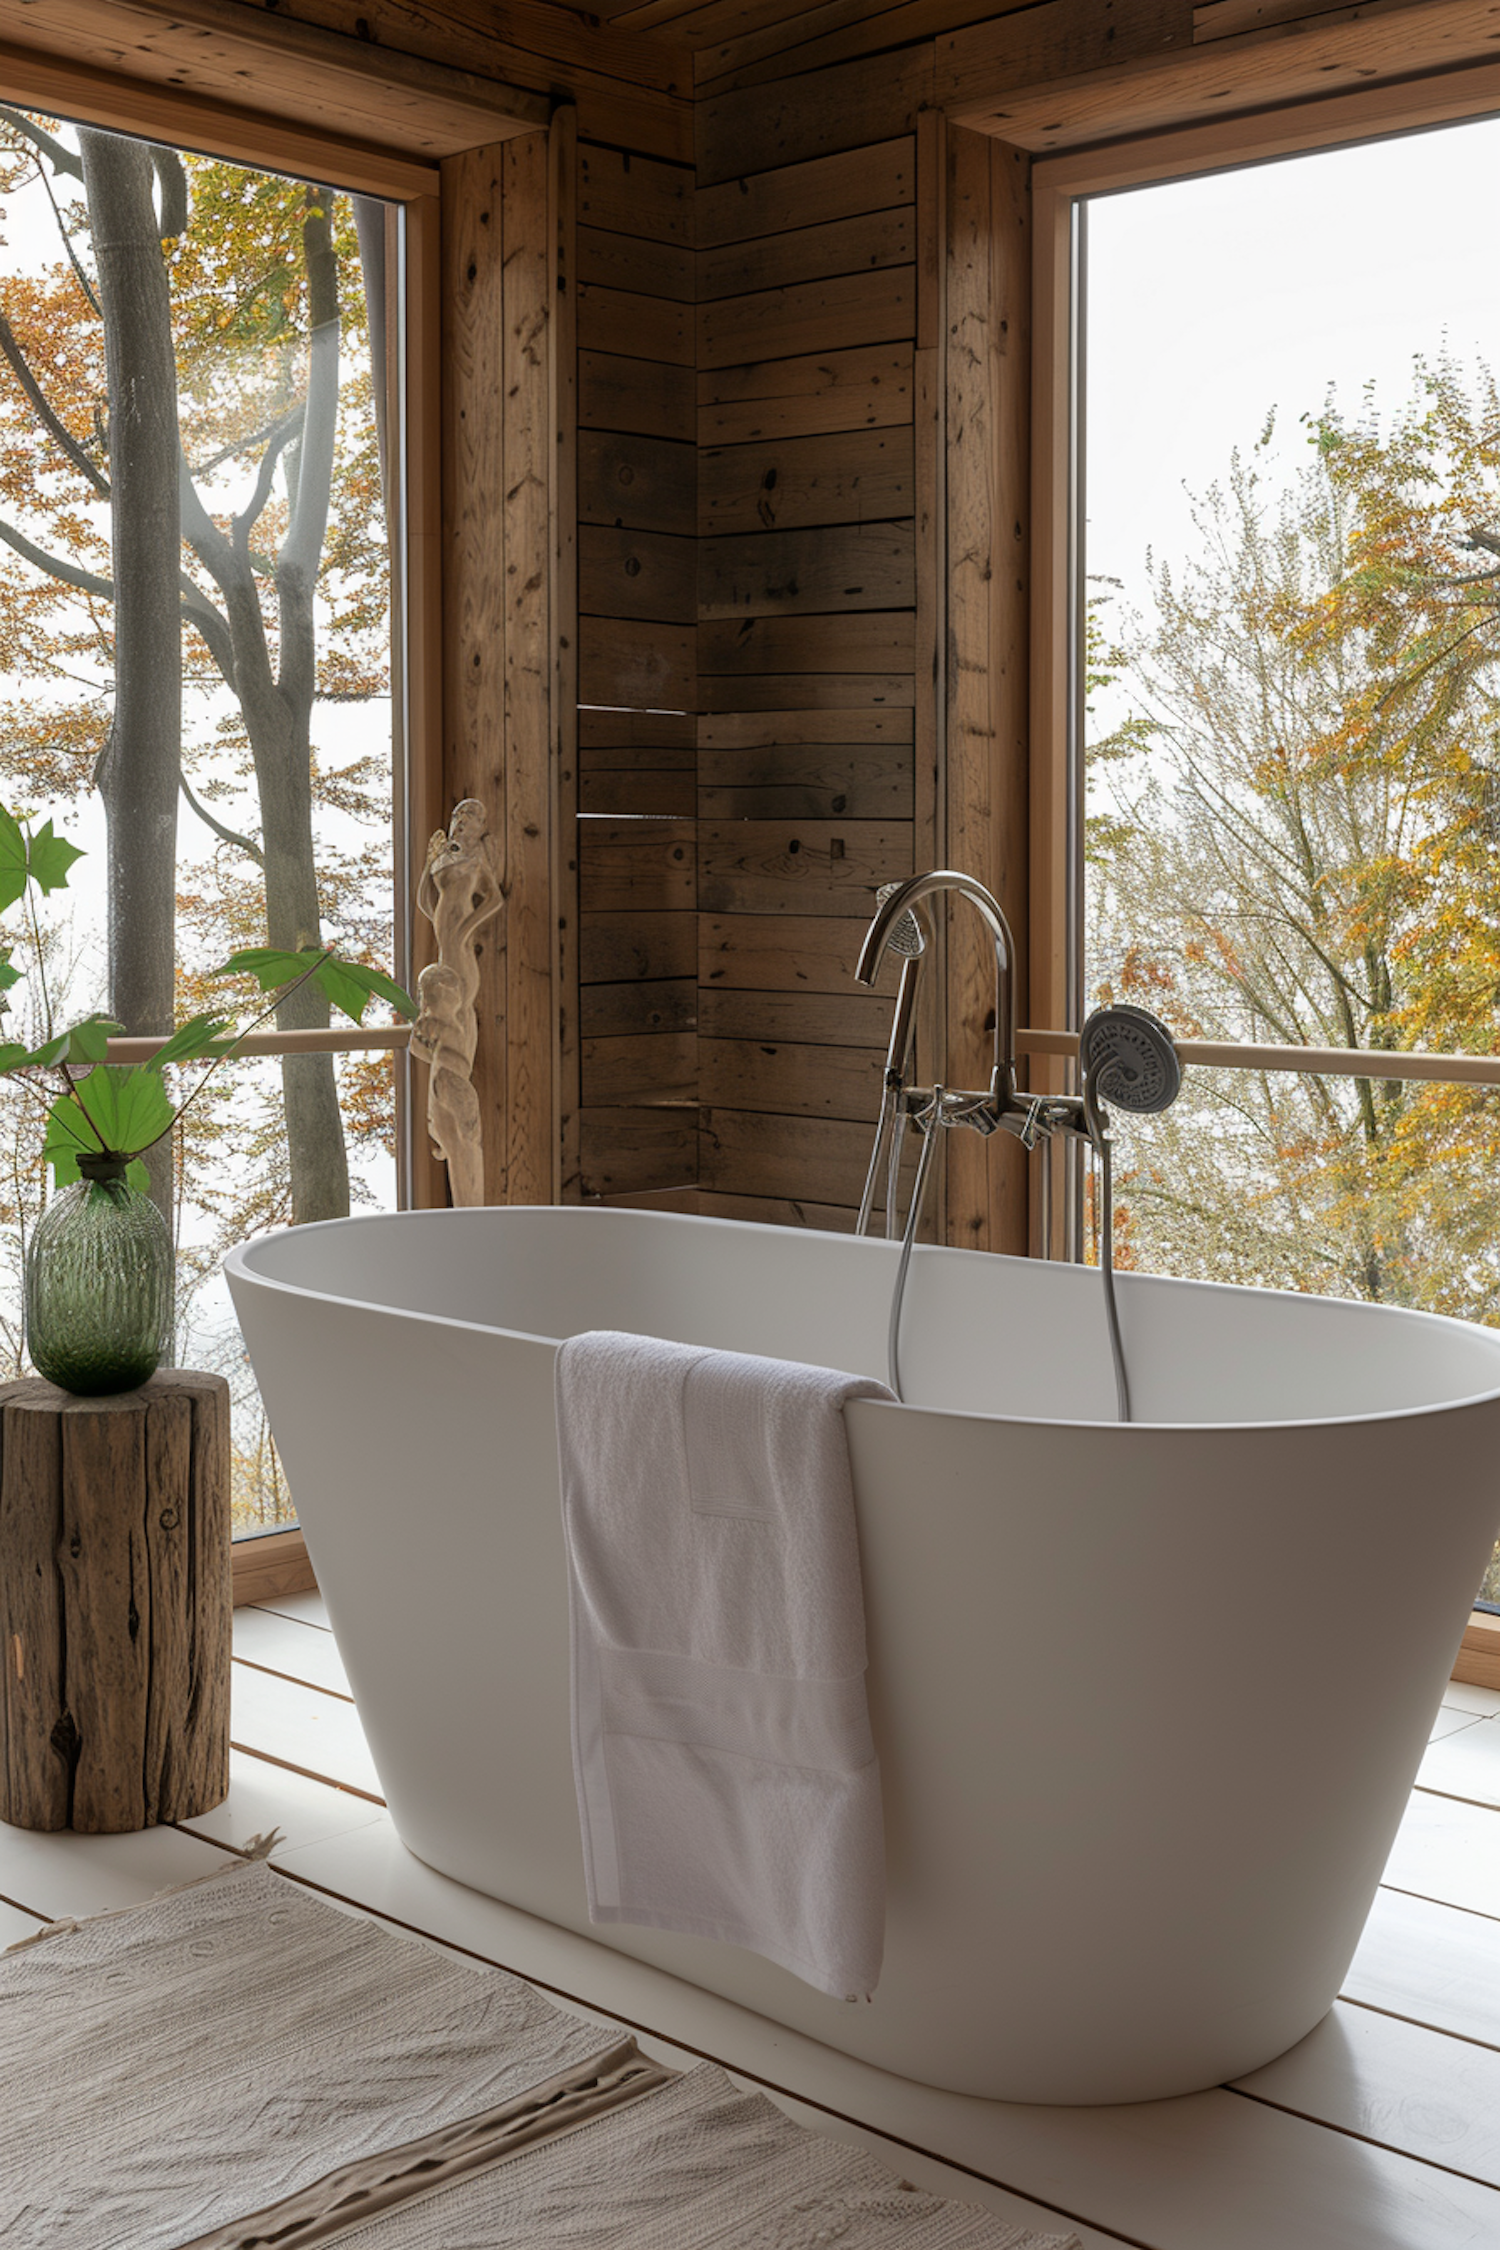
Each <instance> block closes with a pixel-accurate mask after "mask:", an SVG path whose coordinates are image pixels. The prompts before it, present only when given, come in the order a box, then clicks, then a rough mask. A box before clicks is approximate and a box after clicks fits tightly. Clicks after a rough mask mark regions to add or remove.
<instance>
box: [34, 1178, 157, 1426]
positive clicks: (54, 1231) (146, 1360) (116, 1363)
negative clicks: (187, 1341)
mask: <svg viewBox="0 0 1500 2250" xmlns="http://www.w3.org/2000/svg"><path fill="white" fill-rule="evenodd" d="M78 1169H79V1171H80V1173H81V1174H82V1175H83V1177H82V1178H81V1179H78V1180H76V1181H75V1182H74V1183H73V1185H72V1186H71V1187H65V1188H63V1189H61V1190H60V1191H59V1193H58V1194H56V1195H54V1196H53V1198H52V1200H51V1202H50V1203H49V1204H48V1206H47V1208H46V1210H45V1211H44V1212H43V1214H42V1217H41V1219H40V1220H39V1221H38V1223H37V1226H36V1229H35V1231H34V1232H33V1234H32V1237H31V1240H30V1242H29V1243H28V1245H27V1248H26V1346H27V1349H28V1351H29V1352H30V1354H31V1362H32V1365H33V1366H34V1367H35V1369H36V1371H37V1373H38V1374H39V1375H45V1376H46V1378H47V1380H48V1382H49V1383H56V1384H57V1386H58V1388H59V1389H60V1390H64V1391H71V1392H73V1393H74V1394H75V1396H77V1397H80V1398H98V1397H101V1396H103V1395H104V1394H105V1393H107V1392H110V1391H129V1390H134V1388H135V1387H136V1385H137V1384H138V1383H144V1382H146V1381H147V1380H148V1378H149V1377H150V1376H152V1375H154V1374H155V1372H156V1369H157V1367H158V1365H159V1364H160V1361H161V1357H162V1354H163V1353H164V1352H165V1350H166V1348H167V1345H168V1342H169V1340H170V1338H171V1333H172V1281H173V1263H174V1261H173V1256H172V1237H171V1234H170V1232H169V1230H168V1227H167V1223H166V1221H165V1219H164V1218H163V1217H162V1215H161V1213H160V1211H158V1210H157V1208H156V1205H155V1204H154V1203H153V1202H152V1201H151V1198H150V1196H148V1195H142V1194H141V1192H140V1190H139V1189H138V1188H133V1187H131V1186H129V1185H128V1183H127V1181H126V1178H125V1160H124V1158H118V1157H104V1156H94V1157H89V1156H81V1157H80V1158H79V1160H78Z"/></svg>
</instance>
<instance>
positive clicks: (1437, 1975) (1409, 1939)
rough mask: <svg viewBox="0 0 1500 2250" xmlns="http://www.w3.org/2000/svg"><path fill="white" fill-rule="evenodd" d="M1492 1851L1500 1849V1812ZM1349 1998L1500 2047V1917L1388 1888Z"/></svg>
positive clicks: (1357, 1962)
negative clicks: (1413, 1896)
mask: <svg viewBox="0 0 1500 2250" xmlns="http://www.w3.org/2000/svg"><path fill="white" fill-rule="evenodd" d="M1491 1817H1492V1818H1493V1819H1494V1820H1495V1825H1496V1831H1497V1833H1496V1835H1495V1837H1494V1838H1493V1839H1491V1840H1490V1841H1489V1848H1490V1850H1491V1851H1497V1850H1500V1814H1497V1815H1492V1816H1491ZM1344 1996H1345V1998H1346V1999H1349V2000H1355V2001H1358V2002H1360V2003H1361V2004H1362V2005H1363V2006H1364V2007H1367V2008H1380V2009H1383V2010H1384V2011H1385V2013H1386V2014H1387V2015H1392V2016H1401V2017H1405V2018H1406V2019H1407V2020H1408V2021H1409V2022H1411V2023H1420V2024H1426V2025H1428V2026H1429V2028H1431V2029H1432V2030H1434V2031H1446V2032H1451V2033H1452V2034H1453V2035H1454V2036H1455V2037H1456V2038H1459V2039H1477V2040H1480V2041H1481V2042H1483V2043H1484V2044H1485V2045H1486V2046H1491V2047H1497V2048H1500V1922H1497V1921H1494V1920H1492V1919H1491V1918H1490V1917H1489V1916H1487V1915H1483V1914H1472V1913H1468V1912H1466V1911H1464V1909H1462V1908H1461V1907H1457V1906H1442V1905H1438V1904H1436V1903H1434V1901H1433V1900H1431V1899H1425V1898H1409V1897H1407V1896H1406V1894H1405V1893H1404V1892H1402V1891H1380V1892H1378V1893H1377V1895H1376V1899H1375V1904H1374V1906H1373V1908H1372V1909H1371V1912H1370V1919H1369V1921H1368V1922H1367V1923H1366V1924H1365V1931H1364V1936H1363V1937H1362V1938H1361V1939H1360V1942H1359V1951H1358V1952H1357V1953H1356V1954H1355V1956H1354V1961H1353V1965H1352V1966H1351V1968H1350V1971H1349V1974H1348V1976H1347V1977H1346V1978H1345V1980H1344Z"/></svg>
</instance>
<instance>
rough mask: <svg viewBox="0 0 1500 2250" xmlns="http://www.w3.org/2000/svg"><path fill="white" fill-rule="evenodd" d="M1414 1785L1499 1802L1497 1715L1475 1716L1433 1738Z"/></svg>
mask: <svg viewBox="0 0 1500 2250" xmlns="http://www.w3.org/2000/svg"><path fill="white" fill-rule="evenodd" d="M1417 1786H1418V1788H1420V1789H1436V1790H1439V1791H1440V1792H1441V1793H1442V1794H1443V1795H1444V1796H1445V1797H1467V1798H1469V1799H1470V1800H1471V1802H1472V1803H1474V1804H1476V1805H1500V1719H1476V1720H1475V1722H1474V1724H1473V1726H1470V1727H1463V1728H1461V1729H1460V1731H1459V1732H1458V1733H1456V1734H1451V1735H1447V1736H1445V1737H1444V1738H1443V1739H1442V1740H1441V1741H1438V1742H1435V1743H1434V1744H1433V1745H1432V1748H1431V1749H1430V1750H1429V1751H1428V1753H1427V1755H1426V1757H1425V1758H1424V1759H1423V1760H1422V1763H1421V1765H1420V1767H1419V1768H1418V1769H1417Z"/></svg>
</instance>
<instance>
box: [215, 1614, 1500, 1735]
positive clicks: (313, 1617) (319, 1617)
mask: <svg viewBox="0 0 1500 2250" xmlns="http://www.w3.org/2000/svg"><path fill="white" fill-rule="evenodd" d="M257 1606H259V1607H262V1608H264V1609H265V1610H267V1611H268V1612H269V1613H270V1614H271V1615H272V1616H275V1617H292V1618H295V1619H297V1621H298V1622H299V1623H301V1624H303V1625H317V1626H321V1628H322V1630H323V1631H324V1632H325V1633H328V1632H331V1631H332V1630H333V1628H332V1626H331V1625H330V1624H329V1622H328V1604H327V1602H325V1601H324V1599H323V1597H322V1595H321V1594H278V1595H277V1597H276V1599H275V1601H274V1602H265V1603H263V1604H259V1605H257ZM1497 1708H1500V1701H1497Z"/></svg>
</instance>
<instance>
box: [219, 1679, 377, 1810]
mask: <svg viewBox="0 0 1500 2250" xmlns="http://www.w3.org/2000/svg"><path fill="white" fill-rule="evenodd" d="M229 1728H230V1736H231V1739H232V1740H233V1742H234V1745H235V1747H236V1749H240V1750H259V1751H261V1752H263V1753H265V1754H267V1755H269V1756H272V1757H276V1758H279V1759H281V1761H282V1762H283V1763H284V1764H286V1765H289V1766H295V1767H297V1768H298V1769H299V1770H300V1771H301V1772H303V1773H310V1774H312V1775H314V1776H315V1777H316V1778H317V1779H318V1780H320V1781H334V1782H339V1783H341V1784H342V1785H343V1787H344V1788H346V1789H363V1790H365V1791H366V1792H368V1793H369V1794H370V1795H372V1796H375V1797H379V1796H380V1776H379V1775H378V1774H377V1773H376V1771H375V1761H374V1759H373V1758H372V1757H371V1756H370V1753H369V1751H368V1750H367V1749H366V1747H365V1737H364V1730H363V1728H362V1727H361V1726H360V1723H359V1715H358V1713H357V1712H356V1710H355V1708H354V1705H353V1704H352V1703H346V1702H345V1701H344V1700H343V1698H342V1697H341V1696H336V1695H325V1694H324V1693H323V1691H322V1689H321V1688H315V1687H301V1686H299V1685H298V1684H297V1683H296V1682H295V1681H293V1680H284V1679H281V1678H279V1677H278V1676H277V1675H276V1674H275V1673H273V1672H262V1671H260V1670H258V1669H257V1668H256V1667H255V1666H254V1665H252V1664H239V1663H237V1664H236V1665H235V1667H234V1685H233V1688H232V1690H231V1694H230V1721H229Z"/></svg>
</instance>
